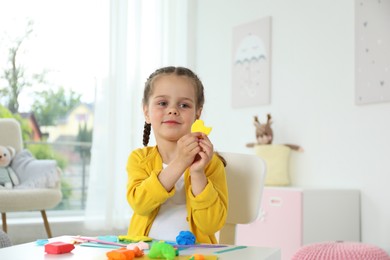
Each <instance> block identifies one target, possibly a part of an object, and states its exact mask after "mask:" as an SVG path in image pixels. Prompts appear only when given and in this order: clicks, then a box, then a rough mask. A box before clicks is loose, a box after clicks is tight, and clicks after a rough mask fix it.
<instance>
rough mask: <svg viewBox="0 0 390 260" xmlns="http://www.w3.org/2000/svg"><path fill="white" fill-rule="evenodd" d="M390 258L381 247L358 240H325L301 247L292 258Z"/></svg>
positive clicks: (293, 259)
mask: <svg viewBox="0 0 390 260" xmlns="http://www.w3.org/2000/svg"><path fill="white" fill-rule="evenodd" d="M298 259H299V260H310V259H316V260H321V259H323V260H325V259H327V260H328V259H329V260H330V259H331V260H360V259H361V260H363V259H364V260H374V259H375V260H390V256H389V255H388V254H387V253H386V252H385V251H384V250H383V249H381V248H379V247H376V246H373V245H367V244H363V243H358V242H324V243H315V244H310V245H306V246H303V247H301V248H300V249H299V250H298V251H297V252H296V253H295V254H294V256H293V257H292V260H298Z"/></svg>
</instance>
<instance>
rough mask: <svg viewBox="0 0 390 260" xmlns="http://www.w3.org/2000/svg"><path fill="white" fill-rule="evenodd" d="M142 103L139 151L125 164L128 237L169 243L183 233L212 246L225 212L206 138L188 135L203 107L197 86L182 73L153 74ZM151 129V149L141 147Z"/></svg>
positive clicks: (220, 176) (222, 186) (219, 172)
mask: <svg viewBox="0 0 390 260" xmlns="http://www.w3.org/2000/svg"><path fill="white" fill-rule="evenodd" d="M142 103H143V111H144V116H145V128H144V138H143V144H144V146H145V147H144V148H139V149H136V150H134V151H133V152H132V153H131V154H130V156H129V159H128V162H127V172H128V184H127V200H128V202H129V204H130V206H131V207H132V209H133V211H134V214H133V217H132V219H131V221H130V226H129V229H128V235H129V236H149V237H151V238H154V239H159V240H165V241H175V240H176V236H177V235H178V234H179V233H180V231H186V230H189V231H191V232H192V233H193V234H194V235H195V237H196V242H198V243H217V240H216V237H215V233H216V232H217V231H219V230H220V229H221V228H222V227H223V225H224V224H225V220H226V214H227V206H228V193H227V184H226V176H225V168H224V163H223V161H222V160H223V159H222V158H220V157H219V156H218V155H217V154H216V153H215V152H214V148H213V144H212V143H211V141H210V139H209V138H208V137H207V135H205V134H203V133H191V125H192V123H193V122H194V121H195V120H196V119H198V118H199V117H200V115H201V112H202V108H203V104H204V93H203V85H202V82H201V81H200V80H199V78H198V77H197V75H196V74H195V73H193V72H192V71H191V70H189V69H187V68H183V67H165V68H161V69H158V70H156V71H155V72H154V73H152V74H151V75H150V76H149V78H148V79H147V81H146V83H145V89H144V96H143V100H142ZM151 128H152V129H153V134H154V137H155V139H156V144H157V145H156V146H153V147H151V146H147V145H148V143H149V135H150V130H151Z"/></svg>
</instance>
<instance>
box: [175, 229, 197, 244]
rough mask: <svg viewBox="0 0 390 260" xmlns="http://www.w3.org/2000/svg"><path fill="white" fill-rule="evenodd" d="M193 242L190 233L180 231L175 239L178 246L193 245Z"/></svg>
mask: <svg viewBox="0 0 390 260" xmlns="http://www.w3.org/2000/svg"><path fill="white" fill-rule="evenodd" d="M195 241H196V239H195V236H194V234H192V233H191V232H190V231H180V233H179V235H178V236H177V237H176V243H177V244H178V245H194V244H195Z"/></svg>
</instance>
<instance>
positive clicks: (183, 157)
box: [176, 133, 202, 168]
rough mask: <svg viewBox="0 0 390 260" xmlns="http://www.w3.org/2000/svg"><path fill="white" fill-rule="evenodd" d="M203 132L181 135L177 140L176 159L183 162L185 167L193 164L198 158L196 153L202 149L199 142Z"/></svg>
mask: <svg viewBox="0 0 390 260" xmlns="http://www.w3.org/2000/svg"><path fill="white" fill-rule="evenodd" d="M201 135H202V134H201V133H190V134H186V135H184V136H183V137H181V138H180V139H179V140H178V141H177V157H176V160H178V161H179V162H182V163H183V164H184V165H185V168H188V167H190V166H191V165H192V163H193V162H194V160H196V159H195V158H196V155H197V154H199V153H200V152H201V150H202V146H201V145H200V144H199V140H200V138H201Z"/></svg>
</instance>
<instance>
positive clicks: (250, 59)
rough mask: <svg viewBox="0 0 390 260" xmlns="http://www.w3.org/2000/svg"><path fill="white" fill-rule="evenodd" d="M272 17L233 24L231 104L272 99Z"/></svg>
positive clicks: (252, 103) (245, 105)
mask: <svg viewBox="0 0 390 260" xmlns="http://www.w3.org/2000/svg"><path fill="white" fill-rule="evenodd" d="M270 45H271V17H265V18H262V19H259V20H256V21H253V22H250V23H246V24H243V25H239V26H237V27H235V28H233V49H232V50H233V51H232V59H233V61H232V107H233V108H241V107H251V106H259V105H266V104H269V103H270V89H271V82H270V77H271V75H270V74H271V73H270V72H271V68H270V67H271V52H270Z"/></svg>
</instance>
